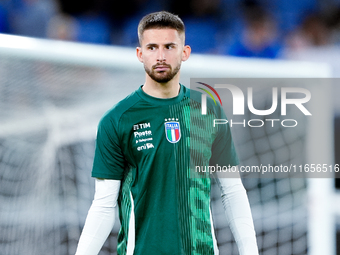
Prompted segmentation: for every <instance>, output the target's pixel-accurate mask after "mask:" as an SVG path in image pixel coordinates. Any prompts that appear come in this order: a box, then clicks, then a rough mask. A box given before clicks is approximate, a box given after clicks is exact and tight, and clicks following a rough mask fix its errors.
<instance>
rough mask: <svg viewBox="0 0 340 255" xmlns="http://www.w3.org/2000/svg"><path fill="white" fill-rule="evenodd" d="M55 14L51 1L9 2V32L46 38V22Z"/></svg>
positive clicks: (53, 3)
mask: <svg viewBox="0 0 340 255" xmlns="http://www.w3.org/2000/svg"><path fill="white" fill-rule="evenodd" d="M56 12H57V6H56V3H55V1H53V0H12V1H9V22H10V30H11V32H12V33H13V34H16V35H23V36H30V37H39V38H46V37H47V26H48V22H49V20H50V19H51V18H52V17H53V16H54V15H55V13H56Z"/></svg>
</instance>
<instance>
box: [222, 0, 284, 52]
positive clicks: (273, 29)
mask: <svg viewBox="0 0 340 255" xmlns="http://www.w3.org/2000/svg"><path fill="white" fill-rule="evenodd" d="M281 49H282V46H281V44H280V43H279V42H278V33H277V26H276V22H275V19H274V18H273V17H272V16H271V15H270V14H269V13H268V12H266V11H265V10H264V9H263V8H262V7H261V6H260V5H258V4H257V3H256V2H253V1H249V2H246V3H245V9H244V28H243V29H242V31H241V33H240V35H239V36H238V35H236V38H235V40H234V42H233V43H232V44H231V45H230V47H228V48H227V50H226V51H225V52H224V54H227V55H231V56H237V57H257V58H272V59H273V58H277V57H279V56H280V53H281Z"/></svg>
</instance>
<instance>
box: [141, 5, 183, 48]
mask: <svg viewBox="0 0 340 255" xmlns="http://www.w3.org/2000/svg"><path fill="white" fill-rule="evenodd" d="M153 28H172V29H176V30H177V32H178V34H180V35H183V38H184V34H185V26H184V23H183V21H182V20H181V18H180V17H178V16H177V15H175V14H172V13H170V12H166V11H160V12H153V13H150V14H148V15H146V16H144V17H143V18H142V19H141V21H140V22H139V24H138V40H139V44H141V41H142V35H143V33H144V31H145V30H148V29H153Z"/></svg>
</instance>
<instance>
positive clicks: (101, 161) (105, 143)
mask: <svg viewBox="0 0 340 255" xmlns="http://www.w3.org/2000/svg"><path fill="white" fill-rule="evenodd" d="M117 128H118V127H117V124H116V125H115V123H114V121H113V120H112V119H110V118H109V117H108V116H106V117H104V118H103V119H102V120H101V121H100V123H99V126H98V132H97V140H96V150H95V155H94V161H93V168H92V177H96V178H102V179H114V180H121V179H123V177H124V169H125V166H126V160H125V157H124V155H123V153H122V149H121V147H120V143H119V136H118V133H117V130H116V129H117Z"/></svg>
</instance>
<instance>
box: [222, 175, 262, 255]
mask: <svg viewBox="0 0 340 255" xmlns="http://www.w3.org/2000/svg"><path fill="white" fill-rule="evenodd" d="M216 181H217V183H218V185H219V187H220V189H221V196H222V203H223V207H224V211H225V214H226V216H227V221H228V224H229V227H230V229H231V231H232V233H233V235H234V238H235V241H236V243H237V247H238V250H239V253H240V255H258V254H259V253H258V247H257V242H256V235H255V230H254V224H253V218H252V215H251V211H250V205H249V201H248V197H247V193H246V190H245V188H244V186H243V184H242V181H241V178H222V177H221V178H216Z"/></svg>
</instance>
